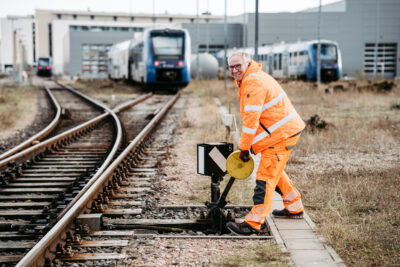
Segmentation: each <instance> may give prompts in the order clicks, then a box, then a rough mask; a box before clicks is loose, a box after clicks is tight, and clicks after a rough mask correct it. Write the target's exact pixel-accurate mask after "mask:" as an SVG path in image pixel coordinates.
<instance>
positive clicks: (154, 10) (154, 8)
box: [153, 0, 156, 28]
mask: <svg viewBox="0 0 400 267" xmlns="http://www.w3.org/2000/svg"><path fill="white" fill-rule="evenodd" d="M155 1H156V0H153V28H154V27H155V26H156V4H155Z"/></svg>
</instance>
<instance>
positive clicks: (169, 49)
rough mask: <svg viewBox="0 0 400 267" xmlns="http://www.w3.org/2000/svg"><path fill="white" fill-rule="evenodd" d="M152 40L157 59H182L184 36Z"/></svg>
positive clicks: (155, 37)
mask: <svg viewBox="0 0 400 267" xmlns="http://www.w3.org/2000/svg"><path fill="white" fill-rule="evenodd" d="M151 40H152V46H153V52H154V56H155V58H156V59H182V57H183V36H167V35H163V36H152V37H151Z"/></svg>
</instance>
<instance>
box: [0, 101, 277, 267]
mask: <svg viewBox="0 0 400 267" xmlns="http://www.w3.org/2000/svg"><path fill="white" fill-rule="evenodd" d="M178 97H179V95H176V96H174V97H172V96H160V95H158V96H153V97H149V95H148V96H143V97H142V99H141V100H143V102H140V103H136V105H135V106H134V108H130V109H129V110H127V111H124V112H121V111H123V110H124V109H126V108H128V107H129V106H130V105H132V104H131V103H127V104H126V105H125V106H119V107H117V108H115V109H114V110H113V111H114V113H120V115H119V119H120V120H121V122H122V125H123V126H122V128H123V132H124V135H123V138H122V137H121V138H122V139H123V140H122V143H123V145H122V146H121V147H119V149H118V152H116V153H115V154H114V155H113V156H112V157H111V158H112V159H113V161H112V162H111V161H110V162H111V163H109V164H106V165H104V164H103V165H101V167H99V166H100V164H101V162H102V160H104V158H105V156H106V155H107V151H109V150H111V149H110V147H111V144H108V147H107V144H103V143H102V142H105V140H110V139H117V137H116V136H115V134H114V133H113V131H112V130H109V131H108V130H107V131H105V130H104V129H102V128H100V124H101V125H102V126H104V125H109V126H110V124H112V121H110V119H108V120H106V121H103V122H101V123H100V124H96V126H93V125H91V126H90V127H87V128H91V131H89V130H87V128H86V130H85V134H83V133H80V135H82V137H81V138H80V139H79V140H80V141H79V142H82V143H72V142H71V140H70V139H68V140H69V141H68V142H66V141H64V143H65V144H64V143H63V144H62V145H60V144H59V143H57V142H55V143H56V144H57V145H54V144H52V142H54V140H53V138H50V139H49V140H46V141H44V142H43V143H41V145H42V146H44V145H48V144H47V143H49V144H50V145H49V146H48V147H50V148H51V149H49V148H47V150H44V151H42V152H40V154H39V156H35V157H34V160H31V161H28V162H24V163H19V165H15V164H14V166H13V170H14V171H15V172H14V174H12V173H11V174H9V173H10V172H9V171H8V172H6V176H7V177H11V178H12V179H8V180H7V182H6V184H7V183H8V184H9V185H10V184H11V185H10V187H7V186H8V185H5V186H4V187H2V190H0V201H3V200H1V196H2V194H3V192H2V191H3V190H5V191H9V189H11V187H12V186H14V185H15V184H17V183H19V184H24V183H25V185H24V186H25V189H26V190H27V191H29V190H33V191H34V189H35V188H40V190H43V191H41V192H40V193H38V192H34V193H29V194H30V195H31V196H33V195H40V197H42V196H44V195H48V196H47V197H48V198H47V199H45V198H43V199H42V198H40V197H39V198H38V199H36V200H35V199H33V200H32V198H29V197H27V198H23V199H24V200H13V201H11V202H13V203H17V202H18V201H19V202H20V205H21V207H23V206H24V205H26V206H27V207H28V208H27V209H26V213H29V212H28V210H30V211H36V213H35V212H32V213H34V214H35V215H30V214H25V215H28V216H26V219H23V218H22V217H21V214H16V215H15V216H14V217H12V216H9V217H8V218H3V219H4V224H0V227H1V226H4V227H1V228H0V229H2V230H3V232H0V238H1V240H2V241H1V242H0V260H1V262H4V263H6V264H9V265H15V264H16V263H17V262H18V264H17V266H42V265H44V264H45V265H48V266H51V265H56V266H57V265H58V266H76V264H78V266H86V265H96V266H110V265H111V266H112V265H114V266H116V265H121V264H132V263H133V264H134V263H135V261H134V260H135V258H137V257H138V255H136V256H135V253H131V252H129V251H132V247H137V246H141V245H143V244H146V243H147V241H146V240H148V239H154V238H156V237H163V238H208V239H209V238H234V237H233V236H231V235H226V234H225V235H222V236H221V235H220V233H215V232H212V229H211V228H212V219H211V218H210V217H209V216H208V214H207V212H208V210H207V208H206V206H167V205H164V204H163V202H162V197H160V196H161V195H162V194H163V192H164V191H163V180H162V179H163V175H164V174H163V172H162V168H160V166H161V165H162V161H163V160H164V159H165V157H167V156H168V144H169V142H170V141H171V135H172V134H173V131H174V126H173V125H175V123H176V119H177V117H174V118H173V119H169V120H168V121H166V122H162V123H161V126H160V127H159V129H158V131H157V132H156V133H154V131H155V129H156V125H158V124H159V123H160V122H161V120H162V118H163V117H164V116H165V115H166V114H167V112H168V110H169V109H170V108H171V107H172V106H173V104H174V103H175V101H176V100H177V99H178ZM111 112H112V111H110V110H108V111H106V113H105V114H102V115H100V116H98V117H96V118H95V119H92V120H91V121H96V123H97V120H98V118H99V117H103V116H108V115H110V114H111ZM108 117H111V116H108ZM90 123H91V122H86V123H84V124H87V125H88V124H90ZM87 125H86V126H87ZM171 125H172V126H171ZM75 128H79V127H75ZM75 128H73V129H71V130H68V131H67V132H74V131H75ZM109 129H111V127H109ZM96 130H97V132H96ZM91 133H93V134H91ZM63 135H66V134H65V133H61V134H60V136H63ZM89 136H92V137H93V138H94V139H93V142H92V141H90V137H89ZM85 137H86V138H88V139H85ZM64 139H65V138H64ZM88 140H89V141H88ZM85 146H86V147H85ZM83 147H84V148H85V150H83V151H82V153H81V154H79V153H78V154H73V153H75V152H78V151H79V149H82V148H83ZM114 147H115V146H114ZM30 149H31V150H33V149H34V148H30ZM28 150H29V149H28ZM28 154H29V153H28ZM30 155H31V154H30ZM59 155H62V156H61V158H60V161H58V163H57V165H56V167H55V168H52V167H51V164H50V165H49V162H51V161H53V162H57V161H55V160H52V159H51V158H57V157H58V156H59ZM66 155H71V156H72V158H74V160H71V158H69V157H66ZM109 157H110V156H109ZM44 159H45V161H44V162H42V160H44ZM96 160H98V161H96ZM46 161H47V162H46ZM70 163H71V164H70ZM0 164H1V162H0ZM74 164H75V165H74ZM96 164H97V165H96ZM0 166H1V165H0ZM29 166H35V168H32V169H28V167H29ZM40 166H42V167H43V168H42V167H40ZM82 166H83V167H82ZM46 169H47V170H51V172H52V174H50V175H49V176H51V177H52V178H54V177H56V179H57V178H60V179H61V178H63V175H64V174H65V173H69V172H70V173H74V175H76V176H74V177H67V178H72V179H74V180H72V179H71V180H70V181H69V183H68V182H66V181H61V180H60V181H57V180H56V179H52V180H51V182H50V181H48V180H47V181H46V180H38V181H37V184H36V187H35V185H33V183H30V184H28V183H26V182H25V181H26V180H23V179H27V177H24V176H21V175H27V174H35V175H38V176H42V178H43V179H46V178H45V177H43V174H44V173H46V171H44V170H46ZM100 169H101V170H100ZM35 170H43V171H35ZM64 170H65V172H64ZM96 170H97V172H96V173H94V172H95V171H96ZM99 170H100V171H99ZM58 175H60V176H58ZM33 178H35V179H38V177H33ZM49 178H50V177H47V179H49ZM64 178H65V177H64ZM19 179H21V180H19ZM50 179H51V178H50ZM17 180H18V182H17ZM45 181H46V182H45ZM56 181H57V182H56ZM57 183H60V184H57ZM62 183H64V184H62ZM38 184H41V185H40V186H38ZM42 186H43V187H42ZM63 186H65V188H66V189H61V188H63ZM20 188H22V187H20ZM57 188H58V189H57ZM6 189H7V190H6ZM46 190H47V191H46ZM52 190H54V191H55V192H54V193H50V192H52ZM4 194H8V195H11V193H6V192H4ZM21 195H24V194H21ZM55 196H56V198H55ZM28 198H29V199H30V201H26V199H28ZM31 202H36V204H31ZM27 203H28V204H27ZM49 203H50V206H49ZM9 205H12V203H10V202H9V203H8V204H6V205H4V206H9ZM30 205H31V206H30ZM34 205H36V206H35V207H37V208H33V206H34ZM42 207H50V208H42ZM0 209H1V206H0ZM20 209H21V208H20ZM22 209H23V208H22ZM248 210H249V207H246V206H231V207H227V208H226V212H227V216H228V218H230V219H234V218H237V217H243V215H244V214H245V213H247V212H248ZM25 215H24V216H25ZM29 216H31V217H29ZM7 219H8V220H10V221H7ZM210 230H211V231H210ZM235 238H236V237H235ZM253 238H263V239H264V238H267V239H269V238H271V236H270V235H269V233H268V229H266V230H265V231H264V232H263V234H262V235H260V236H256V237H253ZM10 247H14V248H18V249H13V250H12V252H13V254H12V255H11V254H10ZM2 248H4V250H3V249H2ZM138 249H139V248H138Z"/></svg>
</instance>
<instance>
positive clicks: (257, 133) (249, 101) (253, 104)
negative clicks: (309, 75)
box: [227, 52, 305, 235]
mask: <svg viewBox="0 0 400 267" xmlns="http://www.w3.org/2000/svg"><path fill="white" fill-rule="evenodd" d="M228 64H229V69H230V71H231V74H232V76H233V78H234V79H235V84H236V86H237V87H238V89H239V100H240V114H241V117H242V134H241V136H240V145H239V149H240V151H241V153H240V158H241V159H242V160H243V161H248V160H249V150H252V152H254V154H258V153H260V152H261V161H260V165H259V167H258V170H257V176H256V187H255V189H254V195H253V202H254V205H253V207H252V209H251V211H250V212H249V213H248V214H247V215H246V217H245V219H244V222H242V223H234V222H229V223H228V224H227V227H228V229H229V230H230V231H231V232H233V233H235V234H240V235H251V234H254V233H258V232H259V231H260V229H261V226H262V225H263V224H264V221H265V218H266V217H267V216H268V214H269V213H270V211H271V207H272V200H273V193H274V191H275V190H276V191H277V192H278V193H280V194H281V196H282V200H283V204H284V206H285V208H284V209H283V210H274V211H273V212H272V214H273V215H274V216H276V217H285V218H302V217H303V204H302V202H301V196H300V193H299V191H297V189H296V188H295V187H294V186H293V183H292V181H291V180H290V179H289V177H288V175H287V174H286V173H285V171H284V169H285V166H286V162H287V161H288V159H289V156H290V153H291V151H292V149H293V147H294V146H295V144H296V143H297V141H298V139H299V137H300V134H301V131H302V130H303V129H304V127H305V124H304V122H303V120H302V119H301V118H300V116H299V114H297V112H296V110H295V109H294V107H293V105H292V103H291V102H290V100H289V98H288V96H287V95H286V93H285V91H284V90H283V89H282V87H281V86H280V85H279V84H278V82H277V81H276V80H275V79H274V78H272V77H271V76H270V75H268V74H267V73H265V72H263V71H262V68H261V67H262V65H261V64H259V63H257V62H255V61H253V60H251V59H250V56H249V54H247V53H246V52H235V53H234V54H232V55H231V56H230V57H229V59H228Z"/></svg>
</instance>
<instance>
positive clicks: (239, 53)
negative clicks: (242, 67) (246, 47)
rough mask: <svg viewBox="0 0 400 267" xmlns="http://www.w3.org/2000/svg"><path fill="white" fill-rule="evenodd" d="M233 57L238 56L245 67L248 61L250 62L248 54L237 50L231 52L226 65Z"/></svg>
mask: <svg viewBox="0 0 400 267" xmlns="http://www.w3.org/2000/svg"><path fill="white" fill-rule="evenodd" d="M233 56H240V57H241V58H243V61H244V64H246V65H247V64H249V63H250V61H251V57H250V54H249V53H247V52H245V51H242V50H239V51H236V52H233V53H232V54H231V55H230V56H229V57H228V64H229V63H230V62H231V59H232V57H233Z"/></svg>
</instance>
